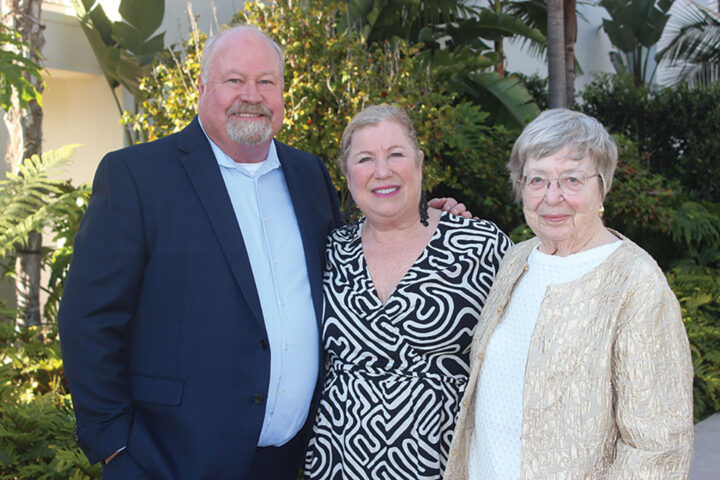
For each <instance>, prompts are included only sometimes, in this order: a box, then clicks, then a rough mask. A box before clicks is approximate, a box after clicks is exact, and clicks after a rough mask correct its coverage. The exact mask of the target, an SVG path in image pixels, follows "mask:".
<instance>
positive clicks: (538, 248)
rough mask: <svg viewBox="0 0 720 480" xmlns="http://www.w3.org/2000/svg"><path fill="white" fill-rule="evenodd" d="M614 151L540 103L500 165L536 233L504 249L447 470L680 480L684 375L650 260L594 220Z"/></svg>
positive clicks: (674, 316)
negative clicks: (505, 166)
mask: <svg viewBox="0 0 720 480" xmlns="http://www.w3.org/2000/svg"><path fill="white" fill-rule="evenodd" d="M616 164H617V148H616V147H615V144H614V142H613V141H612V138H611V137H610V136H609V135H608V133H607V131H606V130H605V128H604V127H603V126H602V125H601V124H600V123H599V122H598V121H597V120H595V119H593V118H591V117H588V116H586V115H584V114H581V113H578V112H573V111H570V110H565V109H555V110H548V111H546V112H544V113H543V114H541V115H540V116H539V117H538V118H537V119H535V120H534V121H533V122H531V123H530V124H528V125H527V127H526V128H525V130H524V131H523V133H522V134H521V135H520V137H519V138H518V140H517V142H516V143H515V146H514V147H513V150H512V153H511V157H510V161H509V163H508V170H509V172H510V177H511V181H512V185H513V188H514V191H515V193H516V197H517V199H518V200H519V201H520V202H521V203H522V207H523V212H524V215H525V219H526V221H527V224H528V225H529V226H530V228H531V229H532V231H533V233H534V234H535V235H536V237H535V238H533V239H531V240H528V241H525V242H523V243H520V244H518V245H516V246H515V247H513V248H512V249H511V250H510V251H509V252H508V253H507V255H506V256H505V258H504V260H503V262H502V265H501V268H500V270H499V272H498V275H497V277H496V278H495V283H494V285H493V287H492V290H491V292H490V294H489V296H488V299H487V302H486V304H485V308H484V310H483V312H482V316H481V319H480V323H479V324H478V327H477V330H476V332H475V335H474V338H473V344H472V357H471V358H472V366H471V373H470V379H469V382H468V385H467V388H466V390H465V394H464V397H463V400H462V403H461V408H460V413H459V417H458V422H457V426H456V428H455V432H454V437H453V441H452V445H451V447H450V459H449V462H448V466H447V469H446V471H445V476H444V478H445V479H446V480H456V479H457V480H460V479H462V480H467V479H472V480H475V479H478V480H479V479H482V480H492V479H502V480H508V479H542V480H548V479H615V478H622V479H633V478H637V479H643V480H647V479H671V478H672V479H675V478H686V477H687V476H688V474H689V471H690V462H691V459H692V451H693V415H692V406H693V402H692V381H693V369H692V364H691V360H690V350H689V345H688V340H687V335H686V333H685V329H684V326H683V322H682V318H681V316H680V306H679V304H678V301H677V299H676V298H675V296H674V294H673V292H672V291H671V290H670V287H669V286H668V284H667V281H666V279H665V277H664V275H663V273H662V271H661V270H660V268H659V267H658V265H657V263H656V262H655V261H654V260H653V258H652V257H651V256H650V255H649V254H648V253H647V252H645V251H644V250H643V249H642V248H640V247H639V246H637V245H636V244H635V243H633V242H632V241H631V240H629V239H628V238H627V237H625V236H623V235H622V234H621V233H619V232H617V231H614V230H611V229H609V228H607V227H605V226H604V224H603V221H602V214H603V210H604V208H603V202H604V200H605V196H606V194H607V192H608V191H609V190H610V186H611V184H612V179H613V173H614V170H615V166H616Z"/></svg>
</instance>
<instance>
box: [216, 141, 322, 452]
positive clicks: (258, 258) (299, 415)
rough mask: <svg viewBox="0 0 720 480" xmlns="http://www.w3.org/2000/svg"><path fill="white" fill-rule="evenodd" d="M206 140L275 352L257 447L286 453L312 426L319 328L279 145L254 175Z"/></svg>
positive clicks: (271, 151) (271, 145)
mask: <svg viewBox="0 0 720 480" xmlns="http://www.w3.org/2000/svg"><path fill="white" fill-rule="evenodd" d="M206 137H207V135H206ZM207 138H208V141H209V142H210V146H211V147H212V150H213V153H214V154H215V158H216V159H217V162H218V164H219V165H220V172H221V173H222V177H223V180H224V181H225V186H226V187H227V190H228V193H229V194H230V200H231V201H232V205H233V209H234V210H235V216H236V217H237V221H238V224H239V225H240V230H241V231H242V235H243V239H244V241H245V249H246V250H247V253H248V257H249V259H250V265H251V267H252V273H253V278H254V279H255V286H256V287H257V292H258V295H259V297H260V306H261V307H262V313H263V317H264V319H265V329H266V331H267V335H268V343H269V344H270V387H269V389H268V394H267V404H266V409H265V420H264V422H263V428H262V432H261V433H260V439H259V440H258V446H260V447H265V446H280V445H282V444H284V443H286V442H288V441H289V440H290V439H292V438H293V437H294V436H295V435H296V434H297V433H298V432H299V431H300V429H301V428H302V426H303V424H304V423H305V420H306V419H307V414H308V410H309V409H310V403H311V401H312V397H313V392H314V390H315V384H316V382H317V376H318V365H319V358H318V355H319V348H320V347H319V343H318V342H319V340H318V327H317V320H316V316H315V309H314V307H313V302H312V296H311V293H310V280H309V278H308V272H307V265H306V263H305V253H304V250H303V244H302V238H301V237H300V229H299V228H298V222H297V217H296V216H295V210H294V209H293V205H292V201H291V199H290V192H288V188H287V183H286V182H285V176H284V175H283V173H282V166H281V165H280V160H279V159H278V156H277V150H276V148H275V142H271V143H270V150H269V151H268V156H267V158H266V159H265V161H264V162H263V163H262V165H261V166H260V168H258V169H256V171H254V172H253V171H252V169H246V168H245V167H244V166H243V164H241V163H237V162H235V161H234V160H233V159H232V158H230V157H229V156H228V155H227V154H226V153H225V152H223V151H222V150H221V149H220V147H218V146H217V145H216V144H215V143H214V142H213V141H212V140H210V137H207Z"/></svg>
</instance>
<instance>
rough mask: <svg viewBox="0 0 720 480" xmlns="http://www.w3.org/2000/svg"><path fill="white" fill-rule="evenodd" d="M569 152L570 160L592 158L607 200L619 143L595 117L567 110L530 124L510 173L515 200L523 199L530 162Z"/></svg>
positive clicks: (543, 115) (513, 155)
mask: <svg viewBox="0 0 720 480" xmlns="http://www.w3.org/2000/svg"><path fill="white" fill-rule="evenodd" d="M563 148H567V150H568V155H569V156H570V158H573V159H576V160H580V159H582V158H585V157H586V156H588V157H590V160H592V162H593V165H594V166H595V168H596V169H597V173H598V174H599V175H600V180H601V182H602V185H603V197H604V196H605V195H607V193H608V192H609V191H610V187H611V186H612V181H613V175H614V174H615V167H616V166H617V161H618V153H617V147H616V146H615V141H614V140H613V139H612V137H611V136H610V134H609V133H608V132H607V130H605V127H603V126H602V124H601V123H600V122H598V121H597V120H596V119H594V118H593V117H590V116H588V115H585V114H584V113H580V112H574V111H572V110H568V109H566V108H555V109H552V110H546V111H544V112H543V113H541V114H540V115H539V116H538V117H537V118H536V119H535V120H533V121H532V122H530V123H529V124H528V125H527V126H526V127H525V129H524V130H523V132H522V133H521V134H520V136H519V137H518V139H517V140H516V141H515V145H513V149H512V152H511V153H510V160H509V161H508V163H507V169H508V172H509V173H510V181H511V183H512V189H513V192H514V193H515V199H516V200H517V201H520V200H521V198H522V183H521V182H522V177H523V170H524V168H525V162H527V160H528V159H531V158H535V159H541V158H544V157H547V156H548V155H552V154H554V153H556V152H559V151H560V150H562V149H563Z"/></svg>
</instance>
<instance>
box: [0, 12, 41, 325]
mask: <svg viewBox="0 0 720 480" xmlns="http://www.w3.org/2000/svg"><path fill="white" fill-rule="evenodd" d="M41 6H42V1H41V0H0V12H2V22H3V23H4V24H5V25H7V26H8V27H9V28H11V29H12V30H15V31H17V32H18V33H19V34H20V37H21V38H22V41H23V42H25V43H26V44H27V45H30V47H31V49H30V51H29V52H23V53H25V54H26V55H27V56H28V57H29V58H30V59H31V60H32V61H34V62H35V63H38V64H39V63H40V61H41V59H40V51H41V50H42V47H43V45H44V44H45V38H44V37H43V30H44V28H45V26H44V25H41V24H40V12H41ZM26 78H27V79H28V81H29V82H31V83H32V84H33V85H34V86H35V88H36V89H37V90H38V91H39V92H42V89H43V86H42V82H41V81H40V80H38V79H36V78H35V77H33V76H31V75H26ZM12 103H13V106H12V107H11V108H10V110H9V111H8V112H7V114H6V115H5V124H6V126H7V129H8V133H9V142H8V144H9V145H8V151H7V154H6V161H7V164H8V166H9V167H10V168H11V169H12V170H15V169H17V167H18V165H20V164H21V163H22V162H23V161H24V160H25V159H26V158H30V157H31V156H33V155H40V153H41V152H42V118H43V111H42V107H41V106H40V105H39V104H38V103H37V102H36V101H35V100H33V101H31V102H30V103H29V105H28V106H27V107H26V108H20V105H19V103H18V101H17V98H13V99H12ZM41 249H42V235H41V234H40V233H39V232H33V234H31V235H30V240H29V242H28V245H27V246H26V248H24V249H20V250H19V251H18V255H17V261H16V264H15V273H16V281H15V290H16V297H17V305H18V308H19V309H20V311H21V312H22V318H20V319H19V320H20V322H21V323H24V324H26V325H38V324H40V270H41V268H40V265H41V258H42V254H41Z"/></svg>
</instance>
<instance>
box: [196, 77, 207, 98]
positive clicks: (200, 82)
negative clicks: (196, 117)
mask: <svg viewBox="0 0 720 480" xmlns="http://www.w3.org/2000/svg"><path fill="white" fill-rule="evenodd" d="M197 87H198V93H199V94H200V95H202V94H203V92H204V91H205V82H203V79H202V75H198V79H197Z"/></svg>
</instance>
